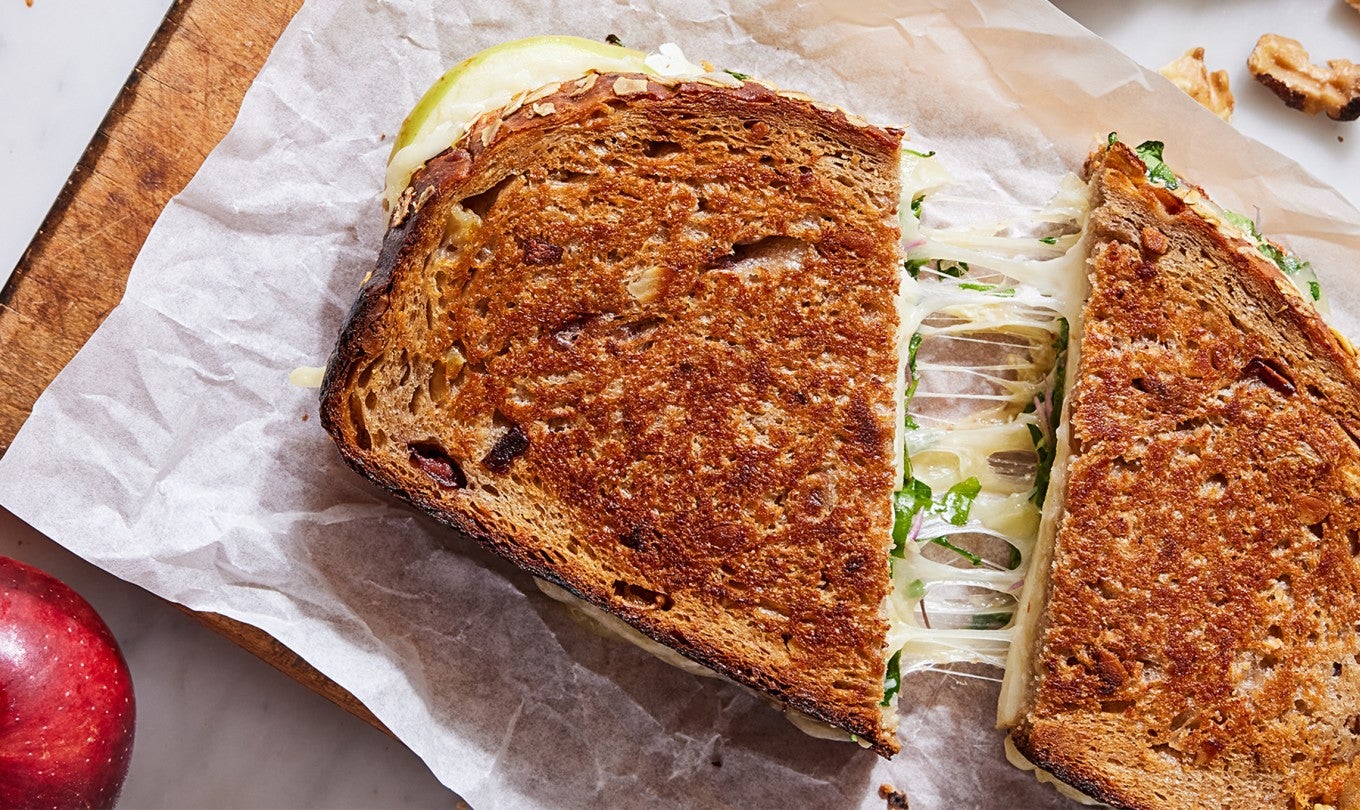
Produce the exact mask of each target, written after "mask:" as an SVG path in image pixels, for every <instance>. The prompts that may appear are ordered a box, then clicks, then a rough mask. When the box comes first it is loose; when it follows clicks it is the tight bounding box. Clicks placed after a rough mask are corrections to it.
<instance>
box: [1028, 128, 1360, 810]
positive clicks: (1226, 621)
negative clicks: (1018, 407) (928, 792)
mask: <svg viewBox="0 0 1360 810" xmlns="http://www.w3.org/2000/svg"><path fill="white" fill-rule="evenodd" d="M1087 172H1088V174H1089V176H1090V177H1091V182H1092V188H1093V192H1094V195H1095V199H1094V205H1095V208H1094V211H1093V213H1092V216H1091V219H1090V225H1089V229H1090V238H1091V240H1092V242H1091V244H1092V253H1091V259H1090V263H1089V276H1090V281H1091V293H1090V297H1089V299H1088V301H1087V303H1086V305H1085V309H1084V313H1083V316H1084V322H1083V324H1082V329H1081V353H1080V361H1079V368H1078V371H1077V374H1076V380H1075V389H1074V391H1073V397H1072V400H1071V405H1070V408H1071V410H1070V420H1071V421H1070V427H1071V432H1072V446H1071V457H1070V460H1069V466H1068V477H1067V480H1068V484H1067V492H1066V497H1065V502H1064V514H1063V517H1062V521H1061V524H1060V527H1059V529H1058V532H1057V536H1056V542H1055V547H1054V554H1053V561H1052V566H1051V569H1050V570H1049V572H1048V577H1049V579H1048V585H1047V607H1046V610H1045V612H1044V618H1043V620H1042V623H1041V625H1040V630H1039V635H1038V642H1037V646H1036V648H1035V649H1034V651H1033V654H1034V656H1035V657H1034V659H1033V671H1034V678H1033V681H1032V682H1031V684H1030V685H1029V693H1028V698H1027V700H1026V701H1025V709H1024V711H1023V713H1022V715H1021V718H1020V722H1019V723H1018V725H1017V727H1016V728H1015V729H1014V730H1013V732H1012V735H1011V739H1012V742H1013V743H1014V745H1015V747H1016V748H1017V749H1018V750H1019V751H1020V753H1022V754H1023V755H1024V756H1025V757H1026V758H1028V759H1029V760H1030V761H1031V762H1032V763H1034V764H1035V765H1037V766H1038V767H1039V768H1041V769H1043V770H1046V771H1049V772H1050V773H1052V774H1053V775H1055V776H1057V777H1058V778H1059V779H1061V780H1062V781H1064V782H1066V783H1068V784H1069V785H1071V786H1073V787H1075V788H1077V789H1078V790H1079V791H1081V792H1083V793H1086V794H1087V795H1089V796H1091V797H1093V798H1095V799H1098V800H1100V801H1103V802H1108V803H1110V804H1113V805H1116V806H1120V807H1137V808H1190V807H1214V808H1218V807H1252V808H1255V807H1296V808H1313V807H1314V806H1315V805H1317V804H1322V805H1331V806H1340V807H1353V806H1356V805H1357V803H1358V802H1360V767H1357V764H1356V763H1355V755H1356V753H1357V751H1360V635H1357V632H1356V631H1357V628H1360V566H1358V565H1357V554H1360V395H1358V394H1357V391H1358V390H1360V372H1357V366H1356V361H1355V358H1354V355H1353V350H1352V349H1350V348H1349V346H1348V344H1346V343H1345V342H1344V341H1342V340H1339V339H1338V338H1337V336H1336V335H1334V333H1333V332H1332V330H1331V329H1329V328H1328V327H1327V325H1326V324H1325V323H1324V322H1323V320H1322V319H1321V317H1320V316H1319V315H1318V313H1317V312H1316V311H1315V310H1314V308H1313V307H1312V306H1311V304H1310V303H1309V302H1308V301H1307V300H1306V299H1305V298H1304V297H1303V295H1301V294H1300V292H1299V291H1298V290H1297V289H1296V288H1295V287H1294V286H1293V285H1292V284H1291V283H1290V281H1289V280H1288V279H1287V278H1286V277H1285V275H1284V274H1283V273H1281V272H1280V270H1278V269H1277V268H1276V266H1274V265H1273V264H1272V263H1271V262H1269V261H1267V260H1266V259H1265V258H1264V257H1263V256H1262V254H1261V252H1260V251H1259V250H1258V249H1257V248H1256V247H1255V246H1254V245H1252V244H1251V243H1250V242H1249V241H1248V240H1246V239H1245V238H1238V237H1237V236H1235V234H1234V231H1233V230H1232V229H1226V228H1220V227H1218V226H1217V225H1216V223H1215V222H1214V221H1213V220H1214V217H1213V214H1212V212H1210V211H1209V210H1208V209H1206V208H1204V207H1202V206H1201V205H1200V204H1199V203H1197V199H1199V198H1200V195H1199V192H1198V190H1196V189H1193V188H1191V189H1186V188H1182V189H1181V190H1180V193H1175V192H1172V191H1169V190H1167V189H1166V188H1164V187H1162V186H1160V185H1158V184H1156V183H1153V182H1151V181H1150V180H1149V179H1148V177H1147V175H1146V174H1145V172H1146V167H1145V166H1144V164H1143V162H1142V161H1141V160H1140V159H1139V158H1138V156H1137V155H1135V154H1134V153H1133V151H1131V150H1130V149H1129V148H1128V147H1126V146H1124V145H1123V144H1118V143H1116V144H1113V145H1112V146H1110V147H1109V148H1108V149H1102V150H1100V151H1099V152H1098V153H1096V154H1095V155H1093V156H1092V158H1091V159H1090V160H1089V161H1088V164H1087Z"/></svg>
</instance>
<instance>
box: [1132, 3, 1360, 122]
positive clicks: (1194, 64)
mask: <svg viewBox="0 0 1360 810" xmlns="http://www.w3.org/2000/svg"><path fill="white" fill-rule="evenodd" d="M1356 2H1358V3H1360V0H1356ZM1157 72H1158V73H1160V74H1162V75H1163V76H1165V77H1167V78H1168V79H1170V80H1171V83H1172V84H1174V85H1176V86H1177V87H1179V88H1180V89H1181V90H1183V91H1184V92H1185V93H1186V95H1188V96H1190V98H1193V99H1194V100H1195V101H1198V102H1199V103H1200V105H1202V106H1204V107H1207V108H1208V109H1209V111H1210V112H1212V113H1213V114H1214V115H1217V116H1218V117H1219V118H1222V119H1223V120H1224V121H1228V120H1231V119H1232V114H1233V94H1232V90H1231V89H1229V87H1228V71H1226V70H1215V71H1214V72H1213V73H1210V72H1209V68H1208V67H1206V66H1205V64H1204V49H1203V48H1191V49H1190V50H1188V51H1186V52H1185V54H1184V55H1183V56H1181V57H1180V58H1179V59H1174V60H1172V61H1170V62H1167V63H1166V64H1165V65H1163V66H1162V68H1161V69H1160V70H1158V71H1157Z"/></svg>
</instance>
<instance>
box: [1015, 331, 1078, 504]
mask: <svg viewBox="0 0 1360 810" xmlns="http://www.w3.org/2000/svg"><path fill="white" fill-rule="evenodd" d="M1069 331H1070V327H1069V325H1068V323H1067V319H1066V318H1059V319H1058V334H1057V335H1056V336H1055V337H1054V338H1053V350H1054V352H1056V353H1057V359H1056V360H1055V361H1054V363H1053V372H1052V374H1053V391H1052V393H1041V394H1039V395H1038V396H1037V397H1035V398H1034V401H1033V402H1031V403H1030V404H1029V405H1028V406H1026V407H1025V413H1037V412H1038V410H1039V406H1040V405H1045V406H1046V408H1045V410H1046V411H1047V414H1046V419H1047V424H1046V425H1045V426H1044V427H1040V426H1039V425H1028V428H1029V437H1030V440H1031V441H1033V442H1034V454H1035V455H1036V456H1037V457H1038V464H1037V468H1036V469H1035V472H1034V494H1032V495H1030V500H1031V501H1033V502H1034V505H1035V506H1037V507H1039V508H1041V509H1042V508H1043V506H1044V499H1045V498H1047V497H1048V485H1049V482H1050V481H1051V480H1052V477H1053V462H1054V460H1055V459H1056V458H1057V455H1058V448H1057V447H1056V442H1057V431H1058V421H1059V419H1061V417H1062V405H1063V389H1064V387H1065V386H1066V383H1067V343H1068V338H1069V337H1070V335H1069Z"/></svg>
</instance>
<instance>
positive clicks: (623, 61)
mask: <svg viewBox="0 0 1360 810" xmlns="http://www.w3.org/2000/svg"><path fill="white" fill-rule="evenodd" d="M646 59H647V55H646V54H644V53H642V52H641V51H635V50H631V49H629V48H623V47H620V46H617V45H609V44H607V43H604V42H596V41H594V40H590V39H584V38H582V37H568V36H546V37H529V38H527V39H517V40H514V41H512V42H506V43H502V44H500V45H497V46H495V47H492V48H487V49H486V50H484V51H482V52H480V53H477V54H474V55H473V56H470V57H468V58H467V59H464V60H463V61H462V62H459V63H458V64H457V65H454V66H453V68H451V69H450V70H449V71H448V72H447V73H445V74H444V75H443V76H441V77H439V80H438V81H436V82H435V83H434V84H433V85H432V86H431V87H430V89H429V90H426V91H425V95H423V96H421V98H420V101H418V102H417V103H416V106H415V107H414V108H413V109H412V110H411V112H410V114H409V115H407V116H406V120H405V121H404V122H402V125H401V130H400V131H398V133H397V138H396V141H395V143H393V144H392V154H391V156H390V157H389V158H388V160H387V188H386V191H385V192H384V197H385V198H386V200H387V202H388V204H389V205H392V204H395V203H396V201H397V197H399V196H400V195H401V192H402V190H403V189H405V188H406V184H407V183H408V182H410V179H411V175H412V174H413V173H414V172H415V171H416V169H418V168H420V167H421V166H422V165H423V164H424V163H425V161H427V160H429V159H430V158H432V157H434V156H435V155H437V154H439V153H440V152H442V151H444V150H445V149H447V148H448V147H449V146H451V145H452V144H454V143H455V142H456V141H457V140H458V139H459V138H461V137H462V136H463V135H464V134H465V133H466V132H467V130H468V127H470V126H471V125H472V123H473V122H474V121H476V120H477V117H478V116H479V115H481V114H482V113H484V112H487V111H488V110H494V109H496V108H497V107H502V106H504V105H506V104H507V103H509V102H510V99H511V98H512V97H513V96H514V95H515V94H516V93H521V92H524V91H528V90H534V89H536V88H539V87H542V86H543V85H545V84H548V83H549V82H553V81H566V80H568V79H574V78H576V77H578V76H582V75H584V74H585V73H587V72H588V71H591V70H597V71H600V72H602V73H603V72H608V71H626V72H630V73H642V72H646V73H655V71H654V70H652V69H650V68H649V67H648V66H647V64H646Z"/></svg>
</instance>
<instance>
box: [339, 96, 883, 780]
mask: <svg viewBox="0 0 1360 810" xmlns="http://www.w3.org/2000/svg"><path fill="white" fill-rule="evenodd" d="M532 97H533V98H534V99H535V100H534V101H533V102H532V103H528V102H525V103H523V104H512V105H511V106H510V107H507V108H504V109H502V110H499V111H497V112H495V113H492V114H489V115H487V116H484V117H483V118H481V119H479V120H478V122H477V123H476V124H475V125H474V126H473V127H472V129H471V130H470V131H469V133H468V135H467V136H466V137H465V138H464V139H463V140H462V141H461V142H460V143H458V144H456V145H455V147H454V148H452V149H450V150H449V151H447V152H445V153H443V154H442V155H440V156H438V157H437V158H435V159H434V160H432V161H430V162H429V163H428V164H427V165H426V167H425V168H424V169H423V170H421V171H418V172H417V173H416V174H415V176H414V177H413V179H412V184H411V187H410V188H409V189H408V190H407V192H406V193H405V194H404V195H403V196H402V200H401V203H400V204H399V205H398V207H397V210H395V211H394V212H393V217H392V223H391V228H390V230H389V232H388V234H387V236H386V238H385V241H384V244H383V248H382V254H381V258H380V260H379V262H378V266H377V269H376V271H375V272H374V274H373V275H372V277H371V278H370V279H369V280H368V281H367V282H366V283H365V284H364V286H363V289H362V292H361V293H360V297H359V300H358V302H357V303H356V305H355V307H354V309H353V312H352V313H351V315H350V318H349V322H348V323H347V324H346V326H345V327H344V331H343V333H342V335H341V337H340V341H339V345H338V347H337V348H336V351H335V354H334V355H333V356H332V358H331V362H330V365H329V367H328V369H327V373H326V378H325V382H324V386H323V391H322V417H323V420H324V424H325V426H326V429H327V430H328V431H329V432H330V433H331V434H332V436H333V437H334V438H335V440H336V443H337V444H338V446H339V448H340V451H341V453H342V455H343V456H344V458H345V459H346V461H347V462H348V463H349V464H350V465H351V466H353V467H354V468H355V469H356V470H358V471H359V472H361V473H363V474H364V475H365V476H367V477H369V478H371V479H372V480H373V481H375V482H377V483H379V484H380V485H382V486H384V487H386V488H388V489H389V490H391V491H392V492H394V493H396V494H397V495H399V496H400V497H402V498H404V499H406V500H408V501H410V502H411V503H413V504H415V505H416V506H418V507H420V508H421V509H423V510H425V511H427V512H428V513H430V514H431V515H433V516H434V517H436V518H437V519H439V520H441V521H443V522H445V523H447V524H449V525H451V526H454V527H456V528H458V529H461V530H463V531H464V532H466V533H467V534H469V535H471V536H472V537H474V538H476V539H477V540H479V541H480V542H482V543H483V544H485V545H486V546H487V547H489V548H491V549H492V550H494V551H495V552H497V553H499V554H501V555H503V556H505V557H506V558H508V559H510V560H512V561H514V562H515V563H517V564H518V565H519V566H521V567H522V568H524V569H525V570H527V571H529V572H530V573H532V574H534V575H535V576H538V577H542V578H544V579H547V580H550V581H552V582H554V583H557V584H559V585H561V586H563V587H565V588H567V589H568V590H569V591H571V592H572V593H574V594H575V595H576V596H578V597H580V598H582V599H584V600H586V601H587V602H589V603H592V604H594V605H596V606H598V607H600V608H603V609H605V610H608V611H610V612H612V613H614V614H616V615H617V616H619V617H621V618H622V619H624V620H625V621H627V622H628V623H629V624H630V625H632V626H633V627H635V628H637V629H638V630H640V631H642V632H643V633H645V634H646V635H648V636H650V637H651V638H653V639H655V640H657V641H659V642H661V643H663V644H666V645H668V646H670V647H672V648H674V649H675V650H677V651H679V652H680V653H682V654H683V655H685V656H687V657H688V658H690V659H693V660H694V661H698V662H700V663H702V664H704V665H706V666H708V667H711V668H712V669H714V670H716V671H717V672H719V673H721V674H723V675H725V676H727V677H729V678H731V679H732V680H734V681H736V682H738V683H741V684H744V685H746V686H749V687H752V688H755V689H758V690H760V691H761V692H763V693H765V694H767V695H769V696H770V697H772V698H773V699H775V700H776V701H778V702H779V703H781V704H784V705H786V706H787V707H790V708H792V709H794V710H797V711H799V712H803V713H806V714H808V715H811V716H813V717H815V718H817V719H820V720H822V721H825V722H827V723H830V724H833V725H836V726H839V727H841V728H843V729H845V730H847V731H849V732H851V733H853V734H855V735H858V736H859V738H861V740H863V741H865V742H866V743H868V744H870V745H871V746H872V747H873V748H874V749H875V750H876V751H878V752H879V753H880V754H883V755H890V754H892V753H893V752H895V751H896V750H897V749H898V743H897V740H896V734H895V725H896V720H895V711H893V710H891V709H889V708H887V707H884V706H882V705H880V704H881V702H882V700H883V696H884V675H885V652H886V651H885V633H886V627H887V625H886V621H885V619H884V618H883V615H882V614H881V605H882V603H883V600H884V597H885V595H886V594H887V593H888V589H889V566H888V551H889V546H890V542H891V539H890V534H891V528H892V511H891V496H892V492H893V489H894V485H895V483H896V461H895V458H894V431H895V428H896V425H895V422H896V419H895V413H896V397H897V394H898V374H899V353H898V342H899V338H898V334H897V333H898V329H899V316H898V312H897V309H896V306H895V295H896V293H897V290H898V283H899V278H898V277H899V263H898V240H899V229H898V224H897V206H898V193H899V180H898V156H899V153H898V149H899V143H900V140H901V133H900V132H898V131H895V130H884V129H879V128H876V127H872V126H868V125H867V124H865V123H864V122H862V121H859V120H857V119H853V118H850V117H847V116H846V114H845V113H842V112H840V111H837V110H834V109H832V108H830V107H825V106H821V105H815V104H813V103H811V102H810V101H809V100H807V99H806V97H803V96H799V95H797V94H783V93H776V92H775V91H773V90H771V89H769V88H768V87H766V86H764V85H762V84H759V83H755V82H745V83H741V84H740V86H736V87H729V86H721V85H719V84H717V83H716V82H705V81H703V80H700V81H698V82H679V81H670V80H666V81H664V82H661V81H658V80H657V79H655V78H648V77H646V76H643V75H618V74H603V75H601V74H593V73H592V74H589V75H587V76H585V77H583V78H582V79H580V80H577V81H570V82H565V83H563V84H561V85H560V86H558V87H556V88H555V89H554V88H552V87H548V88H544V89H543V90H542V91H539V92H535V93H533V94H532Z"/></svg>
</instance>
